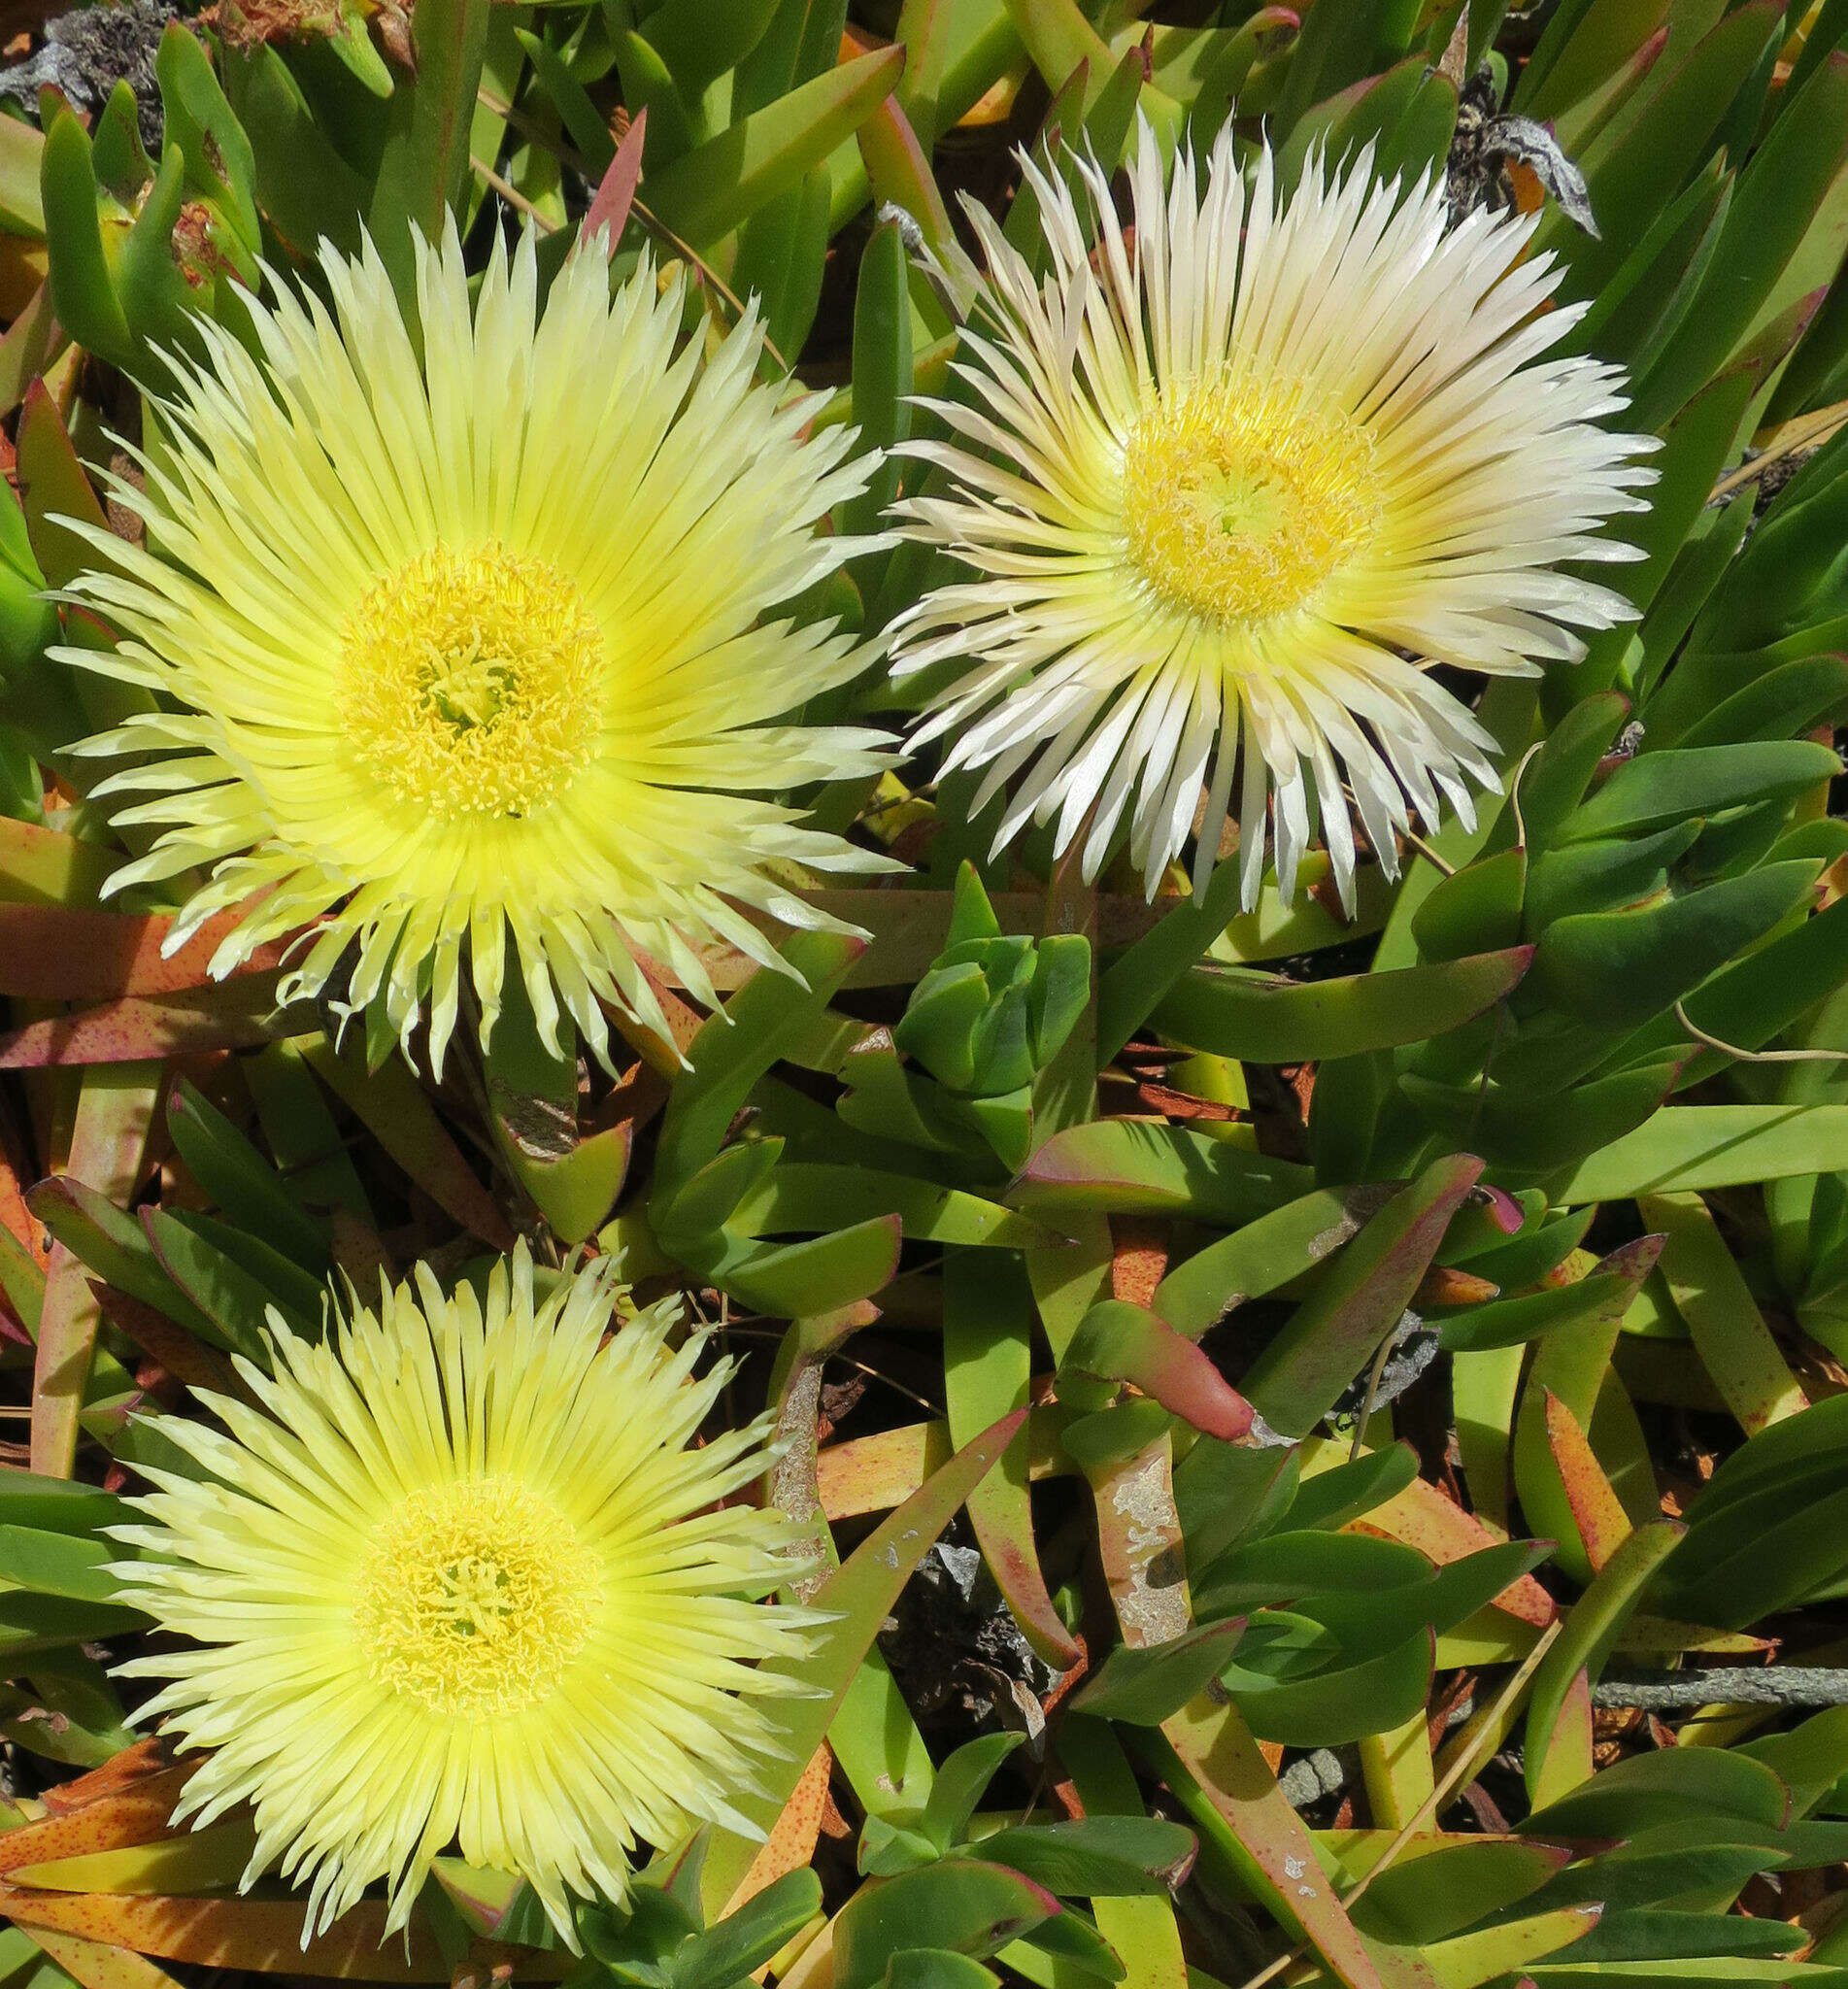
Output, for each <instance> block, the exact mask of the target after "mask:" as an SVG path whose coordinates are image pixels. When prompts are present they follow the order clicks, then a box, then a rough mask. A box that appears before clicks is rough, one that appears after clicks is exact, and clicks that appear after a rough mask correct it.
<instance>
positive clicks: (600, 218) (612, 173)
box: [578, 104, 648, 257]
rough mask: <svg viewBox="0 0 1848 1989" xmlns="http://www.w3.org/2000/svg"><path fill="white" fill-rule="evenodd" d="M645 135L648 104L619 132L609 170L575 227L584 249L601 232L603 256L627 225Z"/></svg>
mask: <svg viewBox="0 0 1848 1989" xmlns="http://www.w3.org/2000/svg"><path fill="white" fill-rule="evenodd" d="M647 137H648V106H647V105H646V104H644V105H643V106H642V108H641V109H640V110H639V111H637V112H636V114H635V116H634V118H632V119H631V121H630V123H629V128H628V129H627V130H626V131H625V132H623V134H622V143H621V144H620V145H619V146H618V147H617V148H616V156H615V158H613V159H612V160H611V161H610V169H609V171H608V172H606V173H605V174H604V176H603V178H602V179H601V180H600V181H598V183H597V190H596V193H595V194H594V196H593V197H592V199H591V201H590V207H589V212H588V213H587V214H586V216H585V217H584V225H583V226H582V227H581V228H580V229H579V230H578V242H579V245H580V247H582V248H584V249H586V250H587V251H588V248H589V245H590V244H591V243H593V242H594V241H595V240H596V238H597V237H598V236H599V235H601V236H603V238H604V241H603V253H604V255H605V256H606V257H608V256H612V255H614V254H615V253H616V250H617V244H618V243H620V242H621V241H622V230H623V229H624V228H625V227H627V225H628V219H629V209H630V208H631V207H632V206H633V205H634V203H635V189H636V187H637V186H638V185H640V184H641V178H642V146H643V143H644V142H645V140H646V139H647Z"/></svg>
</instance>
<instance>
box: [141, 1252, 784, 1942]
mask: <svg viewBox="0 0 1848 1989" xmlns="http://www.w3.org/2000/svg"><path fill="white" fill-rule="evenodd" d="M621 1296H622V1287H621V1286H620V1285H619V1284H618V1282H617V1280H616V1275H615V1264H614V1262H613V1260H610V1259H599V1260H597V1261H596V1262H595V1263H593V1264H590V1265H589V1266H588V1267H587V1268H585V1269H582V1270H579V1271H577V1272H576V1273H567V1274H566V1275H564V1276H563V1277H561V1278H560V1279H559V1281H558V1283H557V1284H556V1286H555V1287H554V1290H553V1291H552V1293H551V1295H550V1296H549V1297H546V1298H539V1297H538V1296H536V1294H535V1291H534V1277H533V1266H532V1263H531V1260H530V1258H529V1257H528V1255H527V1254H526V1251H525V1249H524V1246H523V1245H522V1246H521V1248H520V1250H519V1251H518V1253H517V1254H516V1255H515V1257H514V1258H513V1259H512V1260H511V1263H510V1262H508V1261H506V1260H503V1261H502V1262H501V1263H500V1264H497V1265H496V1267H495V1268H494V1270H493V1271H492V1273H491V1274H490V1275H489V1277H488V1280H487V1296H486V1299H485V1300H483V1299H482V1298H478V1296H477V1295H476V1293H475V1291H474V1290H473V1289H472V1288H471V1287H470V1286H468V1285H465V1284H464V1285H460V1286H458V1287H457V1288H456V1289H455V1291H454V1293H453V1294H451V1295H448V1296H446V1295H445V1294H444V1293H443V1291H442V1290H441V1289H440V1287H439V1286H438V1285H437V1283H436V1280H435V1278H434V1277H433V1276H432V1275H431V1274H430V1272H429V1271H428V1270H427V1269H425V1268H423V1267H421V1266H420V1268H419V1271H418V1273H417V1276H416V1278H415V1281H414V1282H412V1283H407V1284H404V1285H400V1286H398V1287H397V1288H395V1289H392V1290H387V1291H386V1293H385V1295H384V1298H383V1302H382V1303H381V1305H380V1306H379V1308H378V1309H377V1310H376V1311H374V1310H371V1309H368V1308H366V1307H364V1306H360V1305H356V1304H355V1305H353V1306H352V1307H351V1309H350V1313H349V1316H347V1317H346V1318H344V1319H342V1320H340V1321H339V1322H338V1323H337V1324H336V1325H335V1326H334V1328H333V1329H332V1331H331V1332H329V1335H328V1337H327V1339H326V1340H325V1341H324V1342H322V1343H317V1342H315V1341H311V1340H308V1339H304V1338H302V1337H300V1336H298V1335H296V1334H294V1333H292V1332H289V1331H288V1330H287V1329H286V1327H285V1326H284V1325H283V1324H282V1323H281V1321H280V1320H279V1319H278V1318H277V1317H276V1315H274V1314H272V1315H271V1331H272V1335H273V1345H274V1350H275V1359H274V1373H273V1374H264V1373H261V1372H260V1371H258V1370H257V1369H256V1368H255V1367H253V1366H252V1365H250V1364H248V1363H241V1364H240V1372H241V1374H242V1376H243V1379H244V1381H245V1383H246V1385H247V1386H248V1388H249V1389H250V1391H251V1394H252V1397H253V1398H254V1403H253V1404H252V1403H247V1402H240V1401H233V1400H230V1399H221V1398H216V1397H214V1398H210V1399H209V1404H208V1405H209V1406H210V1407H211V1408H212V1409H213V1410H214V1411H215V1412H216V1413H217V1414H218V1416H219V1417H220V1418H221V1419H222V1421H223V1423H224V1426H225V1431H226V1432H228V1434H226V1433H222V1432H219V1431H218V1430H215V1429H213V1428H212V1427H211V1426H209V1425H207V1424H206V1423H204V1422H201V1421H195V1420H192V1419H190V1418H186V1419H182V1418H179V1417H175V1418H172V1419H171V1434H172V1437H173V1440H174V1441H175V1442H177V1443H179V1444H180V1445H181V1446H182V1447H183V1448H184V1449H185V1451H186V1452H187V1453H188V1454H189V1455H190V1456H191V1457H193V1458H194V1459H196V1460H197V1461H198V1463H199V1464H200V1465H201V1466H204V1468H205V1475H204V1476H203V1477H200V1478H197V1479H193V1478H186V1477H180V1476H176V1475H168V1474H162V1473H158V1472H151V1474H150V1475H151V1476H153V1477H154V1478H155V1479H156V1482H157V1484H158V1487H159V1489H158V1490H156V1491H154V1492H152V1493H151V1494H149V1495H148V1496H147V1497H146V1498H144V1499H142V1500H140V1501H139V1506H140V1510H141V1511H142V1513H143V1514H144V1515H145V1516H146V1520H147V1524H145V1525H140V1526H136V1527H133V1528H129V1529H125V1530H123V1537H124V1539H125V1541H126V1543H127V1544H130V1545H132V1546H134V1547H135V1548H137V1549H138V1550H139V1558H138V1559H135V1560H132V1561H124V1562H122V1563H120V1564H118V1566H117V1568H116V1572H117V1574H118V1577H119V1579H120V1580H121V1582H122V1585H123V1586H122V1599H123V1600H124V1601H129V1602H132V1603H133V1604H134V1605H135V1606H136V1607H139V1608H142V1609H145V1610H147V1611H148V1613H149V1614H150V1615H151V1617H152V1618H153V1619H154V1621H155V1622H156V1623H157V1624H158V1625H159V1626H160V1627H161V1628H162V1629H164V1630H166V1631H169V1632H171V1633H173V1634H174V1635H176V1636H178V1637H180V1638H184V1639H185V1643H184V1644H182V1645H179V1646H178V1647H170V1648H162V1649H160V1650H159V1651H157V1652H155V1653H153V1654H151V1655H149V1656H145V1657H141V1658H137V1659H135V1660H133V1661H132V1662H131V1663H129V1664H128V1665H126V1666H125V1667H124V1668H123V1669H124V1670H125V1671H128V1672H132V1673H134V1674H136V1675H139V1676H144V1677H158V1678H164V1679H166V1680H168V1681H169V1682H168V1683H167V1684H166V1685H165V1686H164V1687H163V1688H162V1690H161V1691H160V1692H159V1693H158V1695H157V1696H156V1697H155V1698H154V1699H153V1700H152V1701H151V1702H150V1704H149V1705H148V1706H147V1707H146V1708H145V1709H144V1717H146V1718H148V1719H150V1720H161V1721H164V1723H165V1727H166V1730H167V1731H168V1732H169V1733H170V1734H171V1735H173V1736H175V1737H176V1738H177V1739H179V1740H181V1741H183V1742H185V1744H186V1745H188V1746H193V1747H201V1748H209V1749H211V1750H213V1751H212V1753H211V1754H210V1756H209V1758H208V1759H207V1760H206V1762H205V1763H204V1764H203V1766H201V1767H200V1769H199V1770H198V1771H197V1772H196V1773H195V1774H194V1775H193V1776H192V1778H191V1780H190V1781H189V1782H188V1783H187V1785H186V1790H185V1797H184V1799H183V1801H182V1804H181V1806H180V1810H179V1817H180V1819H181V1820H184V1819H185V1817H187V1816H191V1817H193V1818H194V1819H195V1820H196V1821H197V1822H198V1823H199V1824H201V1825H203V1824H205V1823H208V1822H210V1821H211V1820H212V1819H213V1818H215V1817H217V1816H218V1815H219V1814H221V1813H222V1812H223V1811H224V1810H225V1809H227V1808H229V1807H231V1806H232V1805H233V1804H239V1803H247V1802H248V1803H249V1804H252V1807H253V1809H254V1812H255V1818H256V1831H257V1841H256V1848H255V1851H254V1852H253V1854H252V1858H251V1861H250V1867H249V1870H248V1871H247V1873H246V1882H247V1884H248V1883H249V1882H250V1881H251V1880H253V1879H254V1878H255V1877H256V1876H257V1875H258V1874H259V1873H261V1872H262V1871H266V1870H268V1869H270V1868H271V1867H272V1866H274V1865H277V1864H278V1863H280V1865H281V1869H282V1871H283V1872H284V1874H285V1875H286V1876H287V1877H290V1878H293V1879H295V1880H296V1881H298V1882H300V1883H302V1884H305V1885H306V1886H308V1887H309V1889H310V1911H309V1917H308V1922H307V1926H308V1929H310V1930H312V1929H314V1928H316V1927H318V1926H319V1927H325V1926H327V1925H328V1924H330V1923H331V1922H332V1921H333V1920H334V1919H336V1918H337V1917H338V1916H339V1915H340V1914H341V1913H343V1912H344V1911H346V1909H347V1908H348V1907H349V1906H351V1905H353V1902H354V1901H355V1900H356V1899H357V1898H358V1897H359V1895H360V1893H361V1892H362V1891H363V1890H364V1889H365V1887H366V1886H367V1885H369V1884H371V1883H372V1882H373V1881H375V1880H377V1879H381V1878H383V1879H386V1880H387V1881H388V1882H389V1885H390V1890H391V1907H390V1914H389V1924H390V1926H391V1927H393V1928H396V1927H399V1926H402V1925H403V1924H404V1921H405V1919H406V1917H407V1916H408V1914H409V1912H410V1910H411V1906H412V1903H413V1902H414V1900H415V1899H416V1897H417V1893H418V1890H419V1888H420V1885H421V1884H422V1882H423V1879H424V1877H425V1875H426V1874H427V1872H428V1871H429V1867H430V1862H431V1860H432V1859H433V1858H434V1857H436V1856H438V1855H440V1854H441V1853H442V1852H443V1851H445V1850H446V1849H447V1848H448V1847H449V1846H450V1845H451V1844H452V1843H454V1844H455V1845H457V1846H458V1847H459V1851H460V1855H461V1856H462V1857H463V1858H464V1859H466V1860H467V1861H468V1862H469V1863H470V1864H474V1865H481V1866H487V1867H490V1868H492V1869H494V1870H498V1871H514V1872H518V1873H520V1874H521V1876H522V1877H524V1878H525V1879H526V1880H527V1882H528V1883H529V1884H530V1885H531V1886H532V1888H533V1890H534V1892H535V1893H537V1895H538V1896H539V1898H540V1899H541V1900H542V1901H543V1902H544V1904H545V1906H546V1909H547V1911H548V1913H549V1914H550V1915H551V1916H552V1918H553V1919H554V1922H555V1923H556V1924H557V1926H558V1928H559V1929H560V1931H561V1932H562V1933H564V1934H565V1935H566V1937H567V1938H570V1929H571V1918H570V1907H569V1903H568V1895H571V1894H577V1895H579V1896H587V1897H588V1896H590V1895H592V1894H593V1893H600V1894H602V1895H603V1896H604V1897H606V1898H610V1899H621V1898H622V1894H623V1891H624V1888H625V1885H626V1881H627V1871H628V1859H629V1854H630V1852H631V1850H632V1849H633V1847H634V1846H635V1844H636V1843H637V1842H638V1840H639V1841H642V1842H647V1843H650V1844H655V1845H661V1844H669V1843H672V1842H674V1841H676V1840H677V1839H678V1838H679V1837H682V1836H684V1835H685V1834H686V1833H687V1832H688V1831H689V1830H690V1829H691V1828H693V1827H694V1826H695V1825H697V1824H698V1823H699V1822H701V1821H703V1820H706V1819H712V1820H714V1821H717V1822H720V1823H722V1824H725V1825H727V1826H729V1827H731V1828H733V1829H739V1830H745V1831H749V1830H750V1828H751V1827H750V1825H749V1824H748V1823H746V1822H745V1821H744V1820H743V1819H741V1818H740V1817H739V1815H738V1813H737V1810H736V1808H735V1806H734V1804H735V1803H736V1801H737V1800H738V1798H739V1796H740V1794H741V1792H747V1791H750V1790H751V1789H753V1788H754V1787H755V1777H754V1769H755V1766H756V1761H757V1760H758V1759H760V1757H761V1751H762V1749H763V1747H764V1745H765V1744H766V1741H767V1737H768V1736H769V1734H770V1731H771V1729H770V1723H769V1722H768V1720H767V1719H766V1717H765V1714H764V1711H763V1709H762V1707H761V1705H760V1704H759V1703H758V1702H759V1701H761V1700H764V1699H766V1698H772V1697H775V1696H776V1695H778V1694H780V1693H787V1692H788V1691H790V1689H791V1686H790V1679H789V1678H788V1677H787V1676H786V1675H784V1674H782V1673H780V1672H778V1671H777V1670H776V1669H763V1667H762V1663H761V1661H763V1660H765V1659H770V1660H774V1659H777V1658H780V1657H789V1656H793V1655H798V1654H799V1653H800V1652H801V1651H802V1650H803V1648H804V1647H805V1644H806V1640H807V1639H806V1634H805V1633H806V1631H807V1629H808V1627H809V1626H811V1625H813V1624H815V1623H816V1622H818V1621H820V1620H822V1619H820V1618H818V1617H816V1616H815V1615H814V1614H813V1613H812V1612H810V1611H806V1610H802V1609H799V1608H796V1607H793V1606H791V1605H788V1604H784V1603H777V1602H771V1603H764V1602H761V1601H757V1600H755V1599H756V1598H758V1597H761V1596H763V1595H765V1594H766V1593H768V1592H769V1591H771V1590H772V1589H774V1588H775V1587H776V1586H777V1585H778V1584H779V1583H782V1582H786V1581H788V1580H789V1579H790V1578H791V1576H792V1575H796V1574H800V1573H801V1572H802V1571H803V1566H804V1564H802V1563H801V1562H800V1561H799V1559H798V1560H792V1559H791V1558H790V1555H791V1549H792V1545H793V1542H794V1539H795V1529H794V1528H793V1527H792V1526H791V1524H790V1521H788V1520H787V1519H786V1518H785V1517H784V1516H783V1515H782V1514H781V1513H779V1512H778V1511H776V1510H775V1509H774V1508H771V1509H768V1510H760V1509H758V1508H756V1507H754V1506H749V1505H738V1504H723V1503H722V1502H721V1501H722V1500H726V1499H727V1498H728V1497H730V1495H732V1494H734V1493H736V1492H737V1491H738V1490H739V1488H740V1487H741V1486H743V1485H744V1484H746V1483H747V1482H748V1481H749V1480H750V1479H752V1478H754V1477H755V1476H756V1475H757V1474H758V1473H759V1472H760V1471H762V1470H763V1469H764V1467H765V1463H766V1458H765V1452H764V1443H765V1436H766V1428H765V1426H764V1424H762V1423H761V1422H759V1423H755V1424H747V1425H744V1426H741V1427H739V1428H737V1429H733V1430H729V1431H726V1432H724V1433H722V1434H721V1435H719V1436H717V1437H716V1438H715V1439H714V1440H713V1441H711V1442H709V1443H707V1444H705V1445H704V1446H703V1447H699V1448H693V1447H691V1439H692V1437H693V1435H694V1433H696V1432H697V1430H698V1429H699V1427H700V1424H701V1423H702V1421H703V1420H704V1419H705V1417H706V1415H707V1413H708V1411H709V1410H710V1409H711V1407H712V1405H713V1403H714V1401H715V1400H716V1399H718V1397H719V1395H720V1393H721V1391H722V1389H723V1387H724V1383H725V1379H726V1376H727V1374H728V1373H729V1371H730V1365H731V1364H729V1363H728V1362H725V1361H719V1362H715V1363H713V1364H711V1365H708V1366H707V1368H706V1370H705V1372H704V1373H703V1374H700V1375H699V1376H697V1378H695V1375H694V1366H695V1363H696V1361H697V1359H698V1356H699V1353H700V1347H701V1341H700V1339H699V1337H698V1336H693V1337H690V1338H689V1339H688V1340H687V1341H686V1342H685V1343H684V1344H682V1345H681V1346H680V1347H679V1348H678V1349H676V1348H673V1347H672V1346H671V1345H670V1343H669V1333H670V1330H671V1329H672V1327H673V1326H674V1324H675V1320H676V1317H677V1310H676V1307H675V1306H674V1305H672V1304H667V1305H662V1306H657V1307H655V1308H654V1309H652V1310H650V1311H648V1312H644V1313H642V1314H640V1315H638V1316H636V1317H633V1318H630V1319H628V1320H626V1321H619V1320H618V1319H617V1318H616V1313H617V1306H618V1301H619V1298H621ZM612 1326H615V1327H616V1329H617V1330H616V1331H615V1332H614V1333H611V1334H610V1336H609V1337H607V1338H606V1337H605V1335H606V1333H609V1332H610V1329H611V1328H612ZM163 1427H166V1426H165V1425H164V1424H163ZM304 1938H306V1933H305V1934H304Z"/></svg>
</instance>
